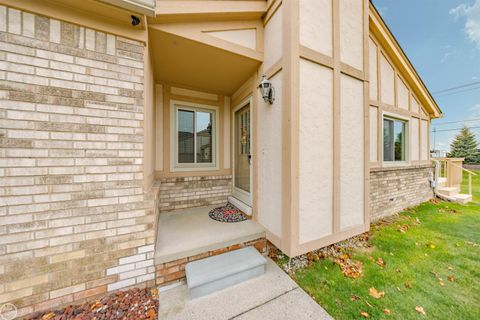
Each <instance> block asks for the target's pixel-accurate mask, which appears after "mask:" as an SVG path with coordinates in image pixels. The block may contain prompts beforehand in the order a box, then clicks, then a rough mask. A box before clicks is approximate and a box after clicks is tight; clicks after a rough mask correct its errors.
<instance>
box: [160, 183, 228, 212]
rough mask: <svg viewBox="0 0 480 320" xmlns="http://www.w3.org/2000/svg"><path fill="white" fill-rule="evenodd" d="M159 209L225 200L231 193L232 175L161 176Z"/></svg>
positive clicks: (173, 208) (166, 209)
mask: <svg viewBox="0 0 480 320" xmlns="http://www.w3.org/2000/svg"><path fill="white" fill-rule="evenodd" d="M159 181H160V194H159V201H158V205H159V210H160V211H171V210H176V209H184V208H192V207H200V206H208V205H213V204H221V203H225V202H227V198H228V196H229V195H231V194H232V176H230V175H226V176H205V177H180V178H161V179H159Z"/></svg>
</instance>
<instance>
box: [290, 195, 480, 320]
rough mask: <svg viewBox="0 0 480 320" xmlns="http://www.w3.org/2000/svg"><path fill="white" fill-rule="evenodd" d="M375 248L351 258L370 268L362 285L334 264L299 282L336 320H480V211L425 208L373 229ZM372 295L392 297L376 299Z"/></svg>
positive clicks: (305, 273)
mask: <svg viewBox="0 0 480 320" xmlns="http://www.w3.org/2000/svg"><path fill="white" fill-rule="evenodd" d="M417 218H418V221H420V223H418V221H417ZM404 225H408V226H409V227H408V230H407V231H406V232H405V233H402V232H400V231H399V228H400V227H401V226H404ZM369 242H370V244H371V245H372V246H373V247H372V248H371V249H372V250H368V251H366V250H354V251H353V252H348V253H349V254H350V256H351V257H352V259H354V260H358V261H360V262H361V263H362V264H363V272H362V276H361V277H359V278H356V279H353V278H347V277H345V276H344V275H343V274H342V272H341V270H340V267H339V265H337V264H334V263H333V261H332V260H331V259H328V258H327V259H321V260H319V261H317V262H314V263H313V264H312V265H311V266H310V267H307V268H305V269H302V270H299V271H297V272H296V273H295V274H294V275H293V278H294V279H295V280H296V281H297V282H298V284H299V285H300V286H301V287H302V288H303V289H304V290H305V291H307V292H308V293H309V294H310V295H311V296H312V297H314V299H315V300H316V301H317V302H318V303H319V304H320V305H321V306H322V307H324V308H325V309H326V310H327V311H328V312H329V313H330V314H331V315H332V316H333V317H334V318H336V319H342V320H343V319H362V316H361V315H360V313H361V312H362V311H363V312H367V313H368V315H369V318H370V319H421V318H428V319H448V320H454V319H462V320H465V319H475V320H476V319H480V246H478V244H479V243H480V205H477V204H470V205H468V206H461V205H456V204H452V203H446V202H441V203H438V204H432V203H425V204H422V205H420V206H418V207H416V208H413V209H411V210H408V211H405V212H403V213H401V215H400V216H399V217H398V219H396V220H394V222H393V223H392V224H386V225H381V226H377V227H372V231H371V236H370V239H369ZM379 257H380V258H382V259H383V260H384V261H385V266H384V267H383V268H382V267H380V266H379V265H377V264H376V263H375V262H374V261H373V260H377V259H378V258H379ZM442 284H443V286H442ZM372 287H374V288H376V289H377V290H378V291H384V292H385V296H384V297H383V298H380V299H375V298H373V297H371V296H370V295H369V288H372ZM355 296H357V297H356V298H353V299H352V297H355ZM417 306H419V307H422V308H423V309H424V311H425V312H426V316H424V315H422V314H420V313H418V312H417V311H416V310H415V308H416V307H417ZM384 309H388V310H390V315H386V314H384V311H383V310H384Z"/></svg>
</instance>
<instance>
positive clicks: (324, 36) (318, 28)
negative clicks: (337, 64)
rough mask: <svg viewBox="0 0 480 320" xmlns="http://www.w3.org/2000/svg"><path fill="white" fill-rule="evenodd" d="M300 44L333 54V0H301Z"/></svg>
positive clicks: (328, 54) (329, 54) (326, 53)
mask: <svg viewBox="0 0 480 320" xmlns="http://www.w3.org/2000/svg"><path fill="white" fill-rule="evenodd" d="M299 15H300V17H299V23H300V44H301V45H304V46H306V47H308V48H310V49H312V50H315V51H318V52H320V53H323V54H325V55H327V56H330V57H331V56H332V55H333V41H332V32H333V31H332V30H333V24H332V0H309V1H300V12H299Z"/></svg>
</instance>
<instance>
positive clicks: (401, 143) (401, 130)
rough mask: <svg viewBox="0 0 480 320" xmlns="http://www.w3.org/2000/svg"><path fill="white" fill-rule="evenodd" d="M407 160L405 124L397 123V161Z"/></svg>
mask: <svg viewBox="0 0 480 320" xmlns="http://www.w3.org/2000/svg"><path fill="white" fill-rule="evenodd" d="M404 160H405V122H402V121H395V161H404Z"/></svg>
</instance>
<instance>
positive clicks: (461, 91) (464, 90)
mask: <svg viewBox="0 0 480 320" xmlns="http://www.w3.org/2000/svg"><path fill="white" fill-rule="evenodd" d="M478 89H480V87H474V88H468V89H463V90H459V91H455V92H447V93H442V94H439V95H435V96H436V97H437V98H440V97H447V96H451V95H454V94H459V93H464V92H469V91H474V90H478Z"/></svg>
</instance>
